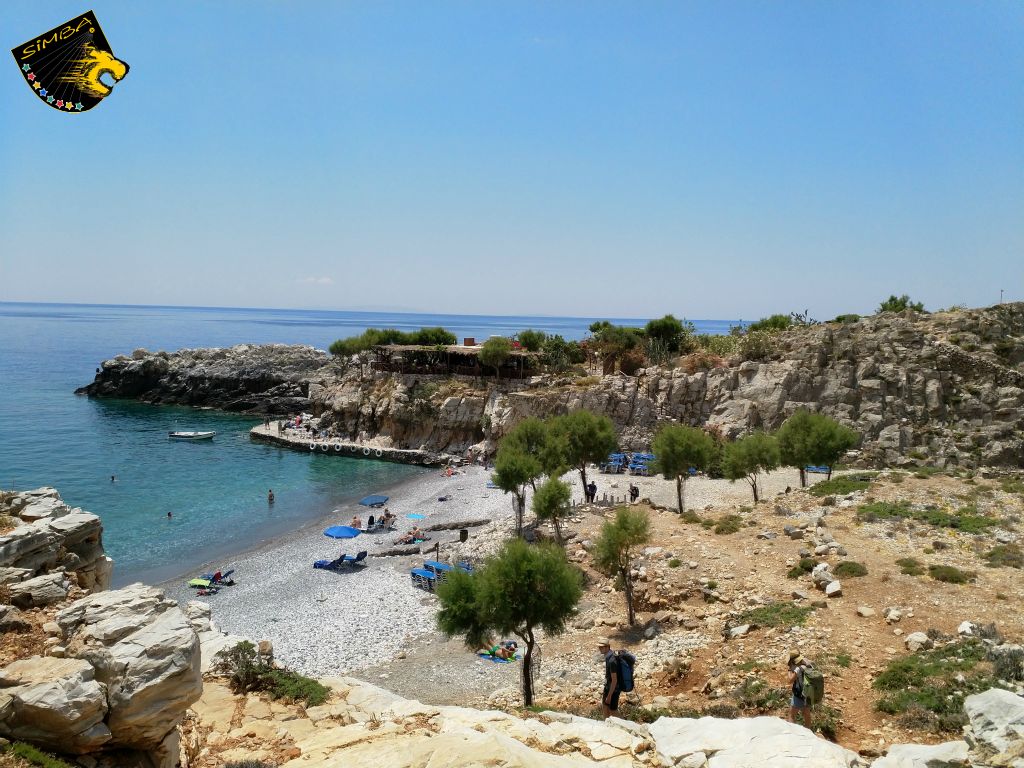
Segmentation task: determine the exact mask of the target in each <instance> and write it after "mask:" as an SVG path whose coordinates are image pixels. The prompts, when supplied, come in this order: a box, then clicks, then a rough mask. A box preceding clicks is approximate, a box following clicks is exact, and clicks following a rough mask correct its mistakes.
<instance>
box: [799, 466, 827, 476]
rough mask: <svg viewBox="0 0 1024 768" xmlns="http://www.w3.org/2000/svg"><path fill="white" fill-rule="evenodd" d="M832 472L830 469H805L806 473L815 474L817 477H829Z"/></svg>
mask: <svg viewBox="0 0 1024 768" xmlns="http://www.w3.org/2000/svg"><path fill="white" fill-rule="evenodd" d="M830 471H831V470H830V469H829V468H828V467H810V466H808V467H804V472H814V473H815V474H817V475H827V474H828V473H829V472H830Z"/></svg>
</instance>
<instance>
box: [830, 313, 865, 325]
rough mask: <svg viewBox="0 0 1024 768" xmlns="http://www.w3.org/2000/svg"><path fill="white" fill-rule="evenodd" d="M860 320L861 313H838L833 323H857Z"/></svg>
mask: <svg viewBox="0 0 1024 768" xmlns="http://www.w3.org/2000/svg"><path fill="white" fill-rule="evenodd" d="M858 320H860V315H855V314H847V315H836V319H835V320H833V321H832V322H833V323H856V322H857V321H858Z"/></svg>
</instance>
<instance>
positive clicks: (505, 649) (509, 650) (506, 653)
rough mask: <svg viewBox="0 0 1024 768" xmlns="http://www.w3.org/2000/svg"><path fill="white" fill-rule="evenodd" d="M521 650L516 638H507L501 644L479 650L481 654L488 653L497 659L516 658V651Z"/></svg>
mask: <svg viewBox="0 0 1024 768" xmlns="http://www.w3.org/2000/svg"><path fill="white" fill-rule="evenodd" d="M518 650H519V646H518V644H517V643H516V641H515V640H506V641H505V642H503V643H501V645H495V646H492V647H491V648H489V649H488V648H485V649H483V650H481V651H477V653H480V654H486V655H488V656H494V657H495V658H497V659H505V660H506V661H507V660H508V659H514V658H515V657H516V651H518Z"/></svg>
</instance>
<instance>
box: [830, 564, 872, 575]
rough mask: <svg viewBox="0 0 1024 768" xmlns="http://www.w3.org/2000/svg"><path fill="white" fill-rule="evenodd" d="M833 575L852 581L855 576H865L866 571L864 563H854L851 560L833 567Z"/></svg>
mask: <svg viewBox="0 0 1024 768" xmlns="http://www.w3.org/2000/svg"><path fill="white" fill-rule="evenodd" d="M834 573H835V575H836V577H837V578H840V579H852V578H855V577H857V576H867V575H868V569H867V566H865V565H864V563H855V562H854V561H853V560H844V561H843V562H841V563H839V564H838V565H837V566H836V567H835V570H834Z"/></svg>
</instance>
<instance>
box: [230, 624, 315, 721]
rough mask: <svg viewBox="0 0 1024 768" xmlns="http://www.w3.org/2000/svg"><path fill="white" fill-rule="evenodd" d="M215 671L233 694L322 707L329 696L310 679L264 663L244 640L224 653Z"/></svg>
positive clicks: (252, 646) (254, 648)
mask: <svg viewBox="0 0 1024 768" xmlns="http://www.w3.org/2000/svg"><path fill="white" fill-rule="evenodd" d="M216 671H218V672H221V673H223V674H226V675H227V676H228V683H229V685H230V687H231V690H232V691H234V692H235V693H251V692H255V691H265V692H266V693H267V694H268V695H269V696H270V697H271V698H272V699H285V700H288V701H302V702H304V703H305V704H306V706H309V707H315V706H318V705H320V704H323V703H324V702H325V701H327V698H328V696H329V695H330V689H328V688H325V687H324V686H322V685H321V684H320V683H318V682H317V681H316V680H313V679H312V678H309V677H306V676H304V675H300V674H299V673H298V672H292V671H291V670H289V669H277V668H274V667H271V666H269V665H267V664H264V663H263V661H262V660H261V659H260V657H259V654H258V653H257V651H256V646H254V645H253V644H252V643H250V642H249V641H248V640H244V641H242V642H241V643H239V644H238V645H236V646H235V647H234V648H232V649H231V650H229V651H227V652H226V653H224V654H223V656H222V657H221V660H220V661H219V662H218V664H217V666H216Z"/></svg>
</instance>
